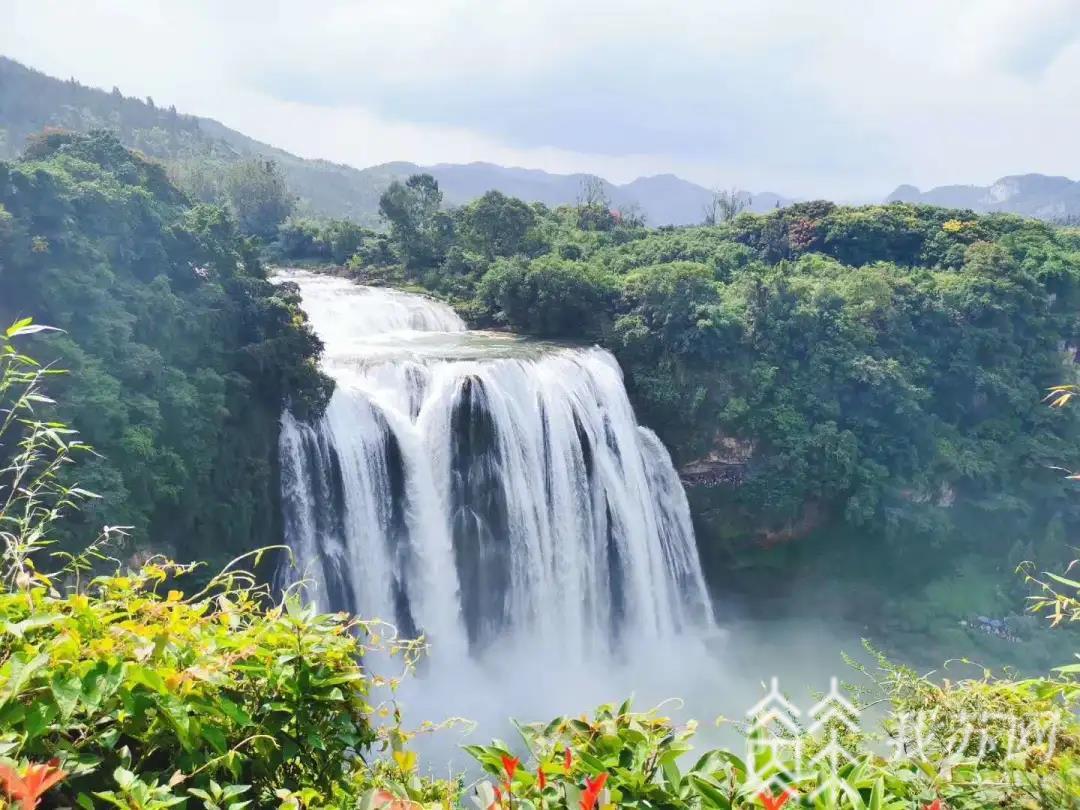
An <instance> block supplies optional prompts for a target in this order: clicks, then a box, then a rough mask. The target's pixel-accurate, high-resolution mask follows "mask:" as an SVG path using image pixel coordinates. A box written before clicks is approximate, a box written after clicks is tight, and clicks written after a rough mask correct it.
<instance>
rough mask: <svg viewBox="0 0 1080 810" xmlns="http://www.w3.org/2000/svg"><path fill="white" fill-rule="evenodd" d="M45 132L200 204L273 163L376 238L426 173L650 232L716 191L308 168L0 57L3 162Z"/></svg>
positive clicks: (467, 195)
mask: <svg viewBox="0 0 1080 810" xmlns="http://www.w3.org/2000/svg"><path fill="white" fill-rule="evenodd" d="M48 127H54V128H61V129H68V130H72V131H75V132H89V131H91V130H94V129H106V130H109V131H112V132H114V133H115V134H116V135H117V137H119V138H120V140H121V142H122V143H123V144H124V145H125V146H128V147H130V148H133V149H138V150H140V151H141V152H143V153H145V154H147V155H149V156H151V157H154V158H156V159H158V160H161V161H164V162H165V163H166V164H167V165H169V167H170V171H171V173H172V175H173V176H174V178H175V179H176V180H177V181H178V182H179V183H180V184H181V185H182V186H183V187H184V188H185V190H188V191H190V192H192V193H193V194H195V196H198V197H200V198H202V199H203V200H204V201H219V200H221V199H227V198H228V197H229V188H228V185H229V179H230V176H232V175H235V174H237V173H238V172H241V171H242V167H241V166H240V164H244V163H250V162H252V161H266V160H271V161H274V163H275V164H277V166H279V167H280V169H281V171H282V174H283V175H284V178H285V180H286V182H287V184H288V188H289V191H290V193H291V194H293V195H296V197H297V198H298V202H299V209H300V213H301V214H303V215H308V216H316V217H328V218H334V219H347V220H350V221H352V222H354V223H356V224H359V225H363V226H366V227H371V228H374V227H380V226H381V224H382V221H381V219H380V218H379V197H380V195H381V194H382V193H383V192H384V191H385V190H386V189H387V187H388V186H389V185H390V184H391V183H392V182H393V181H394V180H405V179H407V178H408V177H409V176H410V175H412V174H415V173H417V172H420V171H427V172H430V173H431V174H433V175H434V176H435V177H436V178H437V179H438V180H439V182H440V184H441V185H442V188H443V192H444V194H445V195H446V202H447V203H448V204H463V203H467V202H470V201H471V200H474V199H476V198H477V197H479V196H481V195H482V194H483V193H484V192H486V191H489V190H491V189H499V190H501V191H503V192H504V193H507V194H510V195H513V196H517V197H521V198H524V199H527V200H529V201H533V202H543V203H546V204H549V205H558V204H566V203H573V202H575V201H577V200H578V199H579V197H581V195H582V191H583V188H584V187H585V186H587V185H590V184H596V185H597V186H598V187H599V188H600V189H602V190H603V193H604V194H606V195H607V196H608V197H609V198H610V199H611V200H612V201H613V203H614V204H615V205H617V206H619V207H622V208H626V209H634V210H637V211H640V212H641V213H643V214H644V215H645V216H646V218H647V220H648V221H649V222H650V223H653V224H669V223H670V224H691V223H697V222H700V221H701V220H702V218H703V217H704V215H705V209H706V208H707V207H708V206H710V205H711V203H712V198H713V192H712V191H711V190H709V189H707V188H704V187H702V186H699V185H696V184H694V183H690V182H688V181H686V180H682V179H680V178H678V177H675V176H674V175H658V176H656V177H642V178H638V179H637V180H635V181H633V182H632V183H627V184H625V185H616V184H613V183H609V182H607V181H606V180H602V179H600V178H596V177H593V176H592V175H586V174H568V175H560V174H551V173H549V172H544V171H539V170H533V169H519V168H507V167H503V166H496V165H493V164H490V163H470V164H467V165H456V164H440V165H438V166H432V167H429V168H424V167H421V166H418V165H417V164H415V163H408V162H393V163H385V164H382V165H378V166H371V167H369V168H365V169H355V168H353V167H351V166H344V165H341V164H337V163H331V162H329V161H325V160H308V159H305V158H301V157H297V156H296V155H293V154H290V153H289V152H286V151H285V150H283V149H278V148H276V147H274V146H270V145H269V144H265V143H261V142H259V141H257V140H255V139H253V138H249V137H248V136H246V135H244V134H242V133H240V132H237V131H236V130H234V129H230V128H228V127H226V126H224V125H222V124H220V123H218V122H217V121H214V120H212V119H209V118H199V117H196V116H193V115H184V114H182V113H178V112H177V110H176V108H175V107H169V108H162V107H158V106H156V105H155V104H154V101H153V99H150V98H148V99H145V100H142V99H137V98H129V97H126V96H124V95H123V94H122V93H121V92H120V90H119V89H118V88H114V89H113V90H112V92H105V91H103V90H97V89H94V88H91V87H86V86H84V85H81V84H79V83H78V82H77V81H75V80H74V79H71V80H69V81H63V80H60V79H56V78H53V77H51V76H46V75H45V74H44V73H40V72H38V71H36V70H32V69H30V68H27V67H24V66H23V65H20V64H19V63H18V62H14V61H12V60H10V59H6V58H4V57H3V56H0V158H13V157H15V156H16V155H17V154H18V153H19V152H20V151H21V150H22V148H23V146H24V144H25V143H26V139H27V138H28V137H30V136H31V135H33V134H34V133H37V132H40V131H41V130H42V129H45V128H48ZM233 179H238V178H233ZM742 200H743V203H744V204H745V205H746V206H747V207H748V209H750V210H755V211H767V210H771V209H772V208H774V207H776V206H777V205H784V204H787V203H788V202H789V200H787V199H785V198H783V197H780V196H778V195H776V194H749V193H746V192H743V193H742Z"/></svg>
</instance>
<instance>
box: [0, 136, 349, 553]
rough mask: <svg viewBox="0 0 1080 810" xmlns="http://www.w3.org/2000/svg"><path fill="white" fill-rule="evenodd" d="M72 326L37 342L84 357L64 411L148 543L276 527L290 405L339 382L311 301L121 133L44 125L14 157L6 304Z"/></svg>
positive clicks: (96, 518) (4, 181) (6, 173)
mask: <svg viewBox="0 0 1080 810" xmlns="http://www.w3.org/2000/svg"><path fill="white" fill-rule="evenodd" d="M22 316H31V317H33V318H34V320H35V321H36V322H37V323H42V324H47V325H50V326H54V327H57V328H59V329H62V330H63V332H62V333H58V334H52V335H47V336H41V337H39V339H38V341H37V343H36V344H35V352H36V354H37V355H38V357H39V358H41V359H44V360H48V361H52V362H55V363H56V365H57V366H58V367H60V368H63V369H68V370H70V374H68V375H65V376H63V377H60V378H57V379H56V380H55V381H54V382H53V383H51V385H50V391H51V393H52V394H53V396H54V397H56V398H58V399H59V400H61V401H62V403H63V405H62V409H61V412H60V416H61V417H63V418H64V419H65V421H68V422H69V423H71V424H76V425H78V426H79V429H80V431H81V433H82V435H83V436H84V437H85V439H86V441H88V442H89V443H91V444H92V445H93V447H94V448H95V450H96V451H97V455H95V457H94V458H92V459H91V460H88V461H87V462H86V463H85V464H83V465H81V469H80V470H79V471H78V480H79V483H80V484H81V485H82V486H83V487H84V488H86V489H89V490H92V491H94V492H96V493H97V494H99V495H100V496H101V498H100V499H99V500H97V501H94V502H93V504H92V505H91V507H90V508H89V509H88V510H87V511H85V512H83V513H82V515H81V519H82V522H83V525H82V526H74V527H72V526H69V527H68V528H69V530H70V531H72V532H73V533H74V534H75V535H77V537H78V540H79V541H81V542H85V541H86V539H87V537H88V536H89V537H92V536H93V533H94V531H96V529H97V528H99V527H100V526H101V525H103V524H104V523H109V524H111V525H126V526H130V527H131V530H130V531H131V534H132V535H133V540H134V543H135V545H136V547H143V546H145V544H146V543H147V541H148V539H149V538H151V537H152V538H153V542H154V547H155V548H156V549H159V550H160V549H166V550H169V551H171V553H173V554H175V555H177V556H179V557H182V558H185V559H194V558H209V559H215V560H216V559H220V558H221V556H223V555H230V553H235V552H237V551H241V550H246V549H248V548H251V547H254V546H262V545H266V544H267V543H270V542H274V541H275V540H276V538H277V537H279V536H280V529H279V526H278V522H279V517H278V515H279V510H278V508H277V499H278V482H277V475H276V473H275V470H276V463H277V460H276V459H277V435H278V419H279V416H280V413H281V408H282V406H283V405H284V404H285V403H291V404H292V405H293V406H294V407H295V408H296V409H297V410H298V411H299V412H303V411H305V410H310V409H317V408H319V407H321V406H322V403H323V402H324V401H325V399H326V397H327V395H328V388H329V381H328V380H326V379H325V378H323V377H322V375H321V374H320V373H319V372H318V371H317V369H316V366H315V361H316V358H317V355H318V352H319V349H320V345H319V343H318V341H317V339H316V338H315V337H314V335H313V334H312V333H311V331H310V330H309V329H308V328H307V326H306V324H305V322H304V319H303V315H302V313H301V312H300V311H299V309H298V308H297V301H296V299H295V298H292V297H290V296H289V295H288V294H287V293H282V292H281V291H280V290H278V289H277V288H275V287H273V286H272V285H271V284H270V282H268V281H267V280H266V276H265V272H264V270H263V268H262V266H261V265H260V263H259V260H258V258H257V256H256V253H255V251H254V248H253V246H252V245H251V244H250V243H249V242H248V241H246V240H245V239H242V238H241V237H239V236H238V235H237V231H236V226H235V223H234V222H233V221H232V220H231V219H230V217H229V216H228V214H227V213H226V212H225V211H224V210H222V209H221V208H217V207H213V206H206V205H192V204H191V203H190V202H189V200H188V199H187V198H186V197H185V196H184V195H183V194H182V193H181V192H180V191H178V190H177V189H176V187H175V186H173V185H172V184H171V183H170V182H169V180H168V178H167V177H166V174H165V170H164V169H163V168H162V167H161V166H160V165H158V164H156V163H153V162H150V161H147V160H146V159H145V158H143V157H141V156H138V155H136V154H133V153H132V152H130V151H128V150H127V149H125V148H123V147H122V146H121V145H120V143H119V142H118V141H117V140H116V139H115V138H114V137H113V136H112V135H108V134H102V133H98V134H93V135H74V134H69V133H55V134H52V135H48V136H44V137H40V138H37V139H34V140H32V141H31V143H30V144H29V146H28V148H27V150H26V153H25V155H24V156H23V157H22V158H21V159H20V160H18V161H15V162H10V163H4V162H0V320H2V321H3V322H5V323H11V322H13V321H14V320H15V319H16V318H19V317H22Z"/></svg>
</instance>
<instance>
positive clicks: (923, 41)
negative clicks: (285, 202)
mask: <svg viewBox="0 0 1080 810" xmlns="http://www.w3.org/2000/svg"><path fill="white" fill-rule="evenodd" d="M0 18H2V19H3V20H4V24H3V26H2V27H0V54H3V55H5V56H9V57H11V58H14V59H17V60H19V61H20V62H23V63H25V64H27V65H30V66H31V67H34V68H37V69H39V70H42V71H44V72H46V73H49V74H52V75H56V76H60V77H62V78H68V77H72V76H73V77H75V78H76V79H78V80H79V81H81V82H82V83H84V84H89V85H92V86H99V87H103V88H105V89H111V88H112V87H113V86H118V87H119V88H120V89H121V91H122V92H124V94H125V95H135V96H140V97H141V96H152V97H153V99H154V100H155V102H156V103H157V104H158V105H159V106H161V105H169V104H175V105H176V107H177V109H178V110H180V111H181V112H187V113H192V114H196V115H203V116H208V117H211V118H215V119H217V120H219V121H221V122H222V123H224V124H226V125H227V126H230V127H232V128H234V129H237V130H240V131H241V132H243V133H245V134H247V135H250V136H252V137H254V138H257V139H259V140H262V141H266V142H268V143H271V144H273V145H275V146H280V147H282V148H284V149H287V150H289V151H291V152H294V153H296V154H299V155H301V156H303V157H313V158H314V157H319V158H326V159H329V160H334V161H337V162H341V163H348V164H351V165H354V166H357V167H364V166H370V165H374V164H378V163H384V162H387V161H391V160H408V161H413V162H415V163H421V164H431V163H439V162H446V163H466V162H472V161H489V162H492V163H499V164H503V165H513V166H524V167H528V168H539V169H545V170H548V171H553V172H578V171H580V172H590V173H595V174H599V175H602V176H604V177H607V178H608V179H610V180H613V181H615V182H627V181H629V180H632V179H633V178H635V177H638V176H641V175H651V174H662V173H669V172H670V173H674V174H678V175H679V176H681V177H685V178H687V179H689V180H693V181H695V182H698V183H701V184H703V185H706V186H710V187H725V188H726V187H731V186H737V187H740V188H745V189H748V190H751V191H755V192H760V191H775V192H778V193H781V194H785V195H789V196H799V197H830V198H832V199H837V200H850V201H861V200H871V199H880V198H882V197H884V196H885V195H886V194H888V193H889V192H890V191H891V190H892V189H893V188H895V187H896V186H897V185H899V184H900V183H911V184H914V185H917V186H919V187H921V188H924V189H925V188H928V187H931V186H934V185H942V184H947V183H975V184H988V183H990V182H992V181H993V180H995V179H997V178H998V177H1000V176H1003V175H1007V174H1019V173H1025V172H1042V173H1046V174H1061V175H1067V176H1070V177H1073V178H1080V149H1078V148H1077V146H1076V133H1077V132H1080V0H1023V2H1019V1H1018V0H949V2H943V0H904V2H885V1H884V0H881V1H878V2H875V1H874V0H767V2H762V0H741V2H728V1H727V0H674V1H673V0H665V1H664V2H660V0H653V1H652V2H643V0H618V1H617V2H609V1H608V0H528V1H526V0H486V1H485V2H480V0H470V1H469V2H466V1H465V0H377V1H375V2H368V1H367V0H349V1H348V2H344V1H336V0H307V2H291V0H278V1H277V2H275V0H226V2H218V0H172V1H170V2H165V1H164V0H161V1H160V2H155V0H126V1H125V0H94V2H85V0H67V2H56V1H54V0H0Z"/></svg>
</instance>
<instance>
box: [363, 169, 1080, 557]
mask: <svg viewBox="0 0 1080 810" xmlns="http://www.w3.org/2000/svg"><path fill="white" fill-rule="evenodd" d="M437 199H438V190H437V187H435V186H433V181H432V180H431V179H430V178H414V181H412V182H410V183H408V184H401V185H399V186H398V187H396V188H394V189H392V190H391V191H390V192H388V193H387V196H386V197H384V200H383V203H384V208H383V211H384V215H385V216H386V218H387V220H388V221H389V224H390V228H391V230H390V237H389V240H388V241H387V242H384V243H383V245H382V250H381V251H378V252H375V251H370V250H369V251H367V252H366V253H364V254H363V256H362V257H361V256H360V255H359V254H358V255H355V256H354V257H353V259H352V260H351V262H350V266H351V267H352V268H353V270H354V271H355V272H356V273H357V275H358V276H359V277H360V278H362V279H368V280H375V281H380V282H381V281H387V280H389V281H390V282H391V283H406V282H411V283H420V284H422V285H424V286H426V287H427V288H428V289H430V290H432V291H434V292H436V293H439V294H444V295H447V296H449V297H451V298H452V299H454V300H455V301H456V302H457V304H458V305H459V308H460V309H461V310H462V312H463V313H464V314H466V315H467V316H468V317H469V318H471V319H472V320H473V322H474V323H476V324H478V325H484V326H500V325H502V326H506V327H509V328H511V329H514V330H516V331H520V332H525V333H530V334H536V335H541V336H547V337H560V338H571V339H582V338H583V339H588V340H596V341H599V342H600V343H602V344H603V345H605V346H607V347H608V348H610V349H611V350H612V351H613V352H615V354H616V355H617V357H618V359H619V360H620V363H621V365H622V367H623V369H624V372H625V374H626V377H627V383H628V387H629V388H630V391H631V395H632V397H633V399H634V402H635V405H636V407H637V409H638V412H639V415H640V416H641V417H642V419H643V420H644V421H645V422H646V423H647V424H649V425H651V426H652V427H654V428H655V429H656V430H658V431H659V432H660V434H661V436H662V438H663V439H664V440H665V442H666V443H667V444H668V446H669V447H670V448H671V449H672V451H673V453H674V455H675V457H676V460H677V462H679V463H680V464H682V465H684V466H686V468H687V469H690V470H694V471H695V472H694V475H690V476H689V477H688V478H687V480H688V483H690V484H691V489H690V494H691V500H692V503H693V504H694V505H695V507H696V517H697V519H698V523H699V531H700V533H701V538H700V539H701V543H702V546H703V551H704V553H705V555H706V556H707V557H708V556H710V554H720V555H721V556H723V555H725V554H728V553H733V549H735V548H737V547H738V546H740V545H743V544H745V543H746V541H748V540H757V541H759V542H765V543H772V542H778V541H781V540H785V539H790V538H792V537H798V536H801V535H804V534H807V533H810V532H813V531H814V530H816V529H821V528H828V529H829V530H830V531H831V532H833V533H834V534H835V533H837V532H839V533H845V532H846V533H852V534H858V535H860V536H864V537H867V538H885V539H886V540H888V541H889V545H891V546H892V547H893V548H894V549H895V550H896V551H897V553H900V554H904V553H905V551H904V550H905V549H907V550H908V552H907V553H909V554H910V555H911V556H912V559H913V560H915V562H916V564H922V565H928V564H931V562H930V561H931V560H932V557H930V556H928V555H926V554H925V549H926V548H927V544H928V543H929V544H930V545H931V546H932V547H937V548H944V547H945V546H946V545H949V546H951V548H952V549H954V550H955V549H958V548H961V547H963V548H967V549H971V550H977V549H981V550H983V551H986V550H989V549H991V548H997V549H998V550H999V551H1001V552H1002V553H1001V554H1000V555H999V558H1000V559H1002V560H1005V562H1003V563H1002V568H1003V569H1004V568H1006V567H1009V565H1010V563H1013V564H1014V563H1015V562H1017V561H1018V560H1019V559H1020V558H1023V557H1024V556H1034V555H1035V554H1036V553H1037V552H1038V551H1039V547H1040V544H1041V543H1043V542H1044V540H1045V541H1046V542H1048V543H1051V545H1054V549H1055V552H1054V553H1055V554H1062V553H1065V552H1064V548H1065V547H1064V545H1063V544H1062V543H1061V541H1060V538H1061V533H1062V526H1072V525H1075V521H1076V520H1077V518H1080V513H1078V512H1077V508H1076V504H1077V499H1076V497H1075V493H1073V492H1072V491H1071V490H1070V489H1069V488H1068V485H1067V483H1066V482H1062V481H1061V480H1060V477H1059V475H1058V474H1057V473H1056V472H1054V471H1053V470H1050V469H1048V467H1049V466H1050V465H1054V464H1057V463H1059V462H1060V461H1061V460H1062V459H1070V458H1076V457H1080V431H1078V424H1077V421H1076V418H1075V417H1074V416H1073V415H1070V414H1064V413H1060V412H1050V411H1048V410H1047V409H1046V408H1044V407H1041V406H1040V399H1041V397H1042V394H1043V393H1044V392H1045V389H1046V387H1047V386H1050V385H1053V384H1055V383H1058V382H1062V381H1071V380H1072V379H1074V378H1075V376H1076V372H1075V364H1074V362H1073V355H1074V347H1075V345H1076V335H1077V326H1078V324H1077V315H1076V313H1077V312H1078V304H1080V237H1078V236H1077V233H1076V232H1075V231H1071V230H1068V229H1060V228H1053V227H1051V226H1049V225H1046V224H1044V223H1040V222H1036V221H1033V220H1026V219H1022V218H1020V217H1016V216H1010V215H991V216H978V215H976V214H973V213H972V212H969V211H949V210H945V209H940V208H933V207H929V206H914V205H907V204H891V205H885V206H868V207H862V208H847V207H838V206H835V205H833V204H832V203H827V202H809V203H799V204H796V205H793V206H791V207H789V208H786V209H782V210H777V211H776V212H774V213H772V214H769V215H765V216H762V215H753V214H747V213H743V214H739V215H737V216H732V217H728V218H727V221H725V222H722V223H721V224H719V225H715V226H707V227H696V228H679V229H675V228H660V229H649V228H645V227H643V226H642V225H641V224H640V222H637V221H635V220H634V219H633V218H625V219H624V218H622V217H621V216H620V215H619V214H618V212H611V213H610V214H608V212H606V211H604V212H601V211H600V208H602V207H603V206H602V204H601V203H598V202H596V201H595V200H588V201H585V202H583V203H582V204H581V205H579V206H577V207H570V206H567V207H561V208H557V209H548V208H546V207H544V206H541V205H531V206H528V205H525V204H524V203H520V202H517V201H513V200H508V199H507V198H505V197H503V196H502V195H498V194H488V195H486V196H485V197H484V198H482V199H481V200H478V201H477V202H475V203H472V204H471V205H469V206H466V207H464V208H460V209H454V210H451V211H439V210H438V207H437V206H436V205H435V204H434V202H433V201H434V200H437ZM425 201H426V203H427V204H425ZM601 213H603V214H604V216H601ZM436 221H437V222H438V225H437V227H436V225H435V223H436ZM716 484H721V485H719V486H717V485H716ZM1046 538H1056V539H1054V540H1052V541H1051V540H1047V539H1046ZM732 543H734V544H735V545H734V546H732V545H731V544H732ZM877 545H879V546H880V543H878V544H877ZM1014 557H1015V558H1016V559H1014ZM1006 558H1007V559H1006Z"/></svg>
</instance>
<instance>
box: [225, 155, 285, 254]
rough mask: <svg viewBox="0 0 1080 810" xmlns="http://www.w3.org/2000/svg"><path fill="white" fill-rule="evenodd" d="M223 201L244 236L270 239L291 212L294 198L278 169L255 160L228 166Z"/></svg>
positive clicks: (272, 163)
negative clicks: (224, 200)
mask: <svg viewBox="0 0 1080 810" xmlns="http://www.w3.org/2000/svg"><path fill="white" fill-rule="evenodd" d="M224 193H225V199H226V200H227V201H228V204H229V208H230V209H231V210H232V212H233V216H235V217H236V221H237V224H238V225H239V226H240V230H241V231H242V232H243V233H246V234H249V235H251V236H259V237H262V238H264V239H273V238H274V236H276V235H277V229H278V226H279V225H280V224H281V223H282V222H284V221H285V220H286V219H287V218H288V216H289V214H291V213H292V210H293V208H294V207H295V205H296V199H295V198H294V197H293V195H292V194H291V193H290V192H289V187H288V184H287V183H286V182H285V175H284V173H283V172H282V171H281V167H279V166H278V164H277V163H276V162H275V161H273V160H264V159H262V158H256V159H254V160H244V161H241V162H239V163H235V164H233V165H232V166H230V167H229V169H228V171H227V173H226V174H225V181H224Z"/></svg>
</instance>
